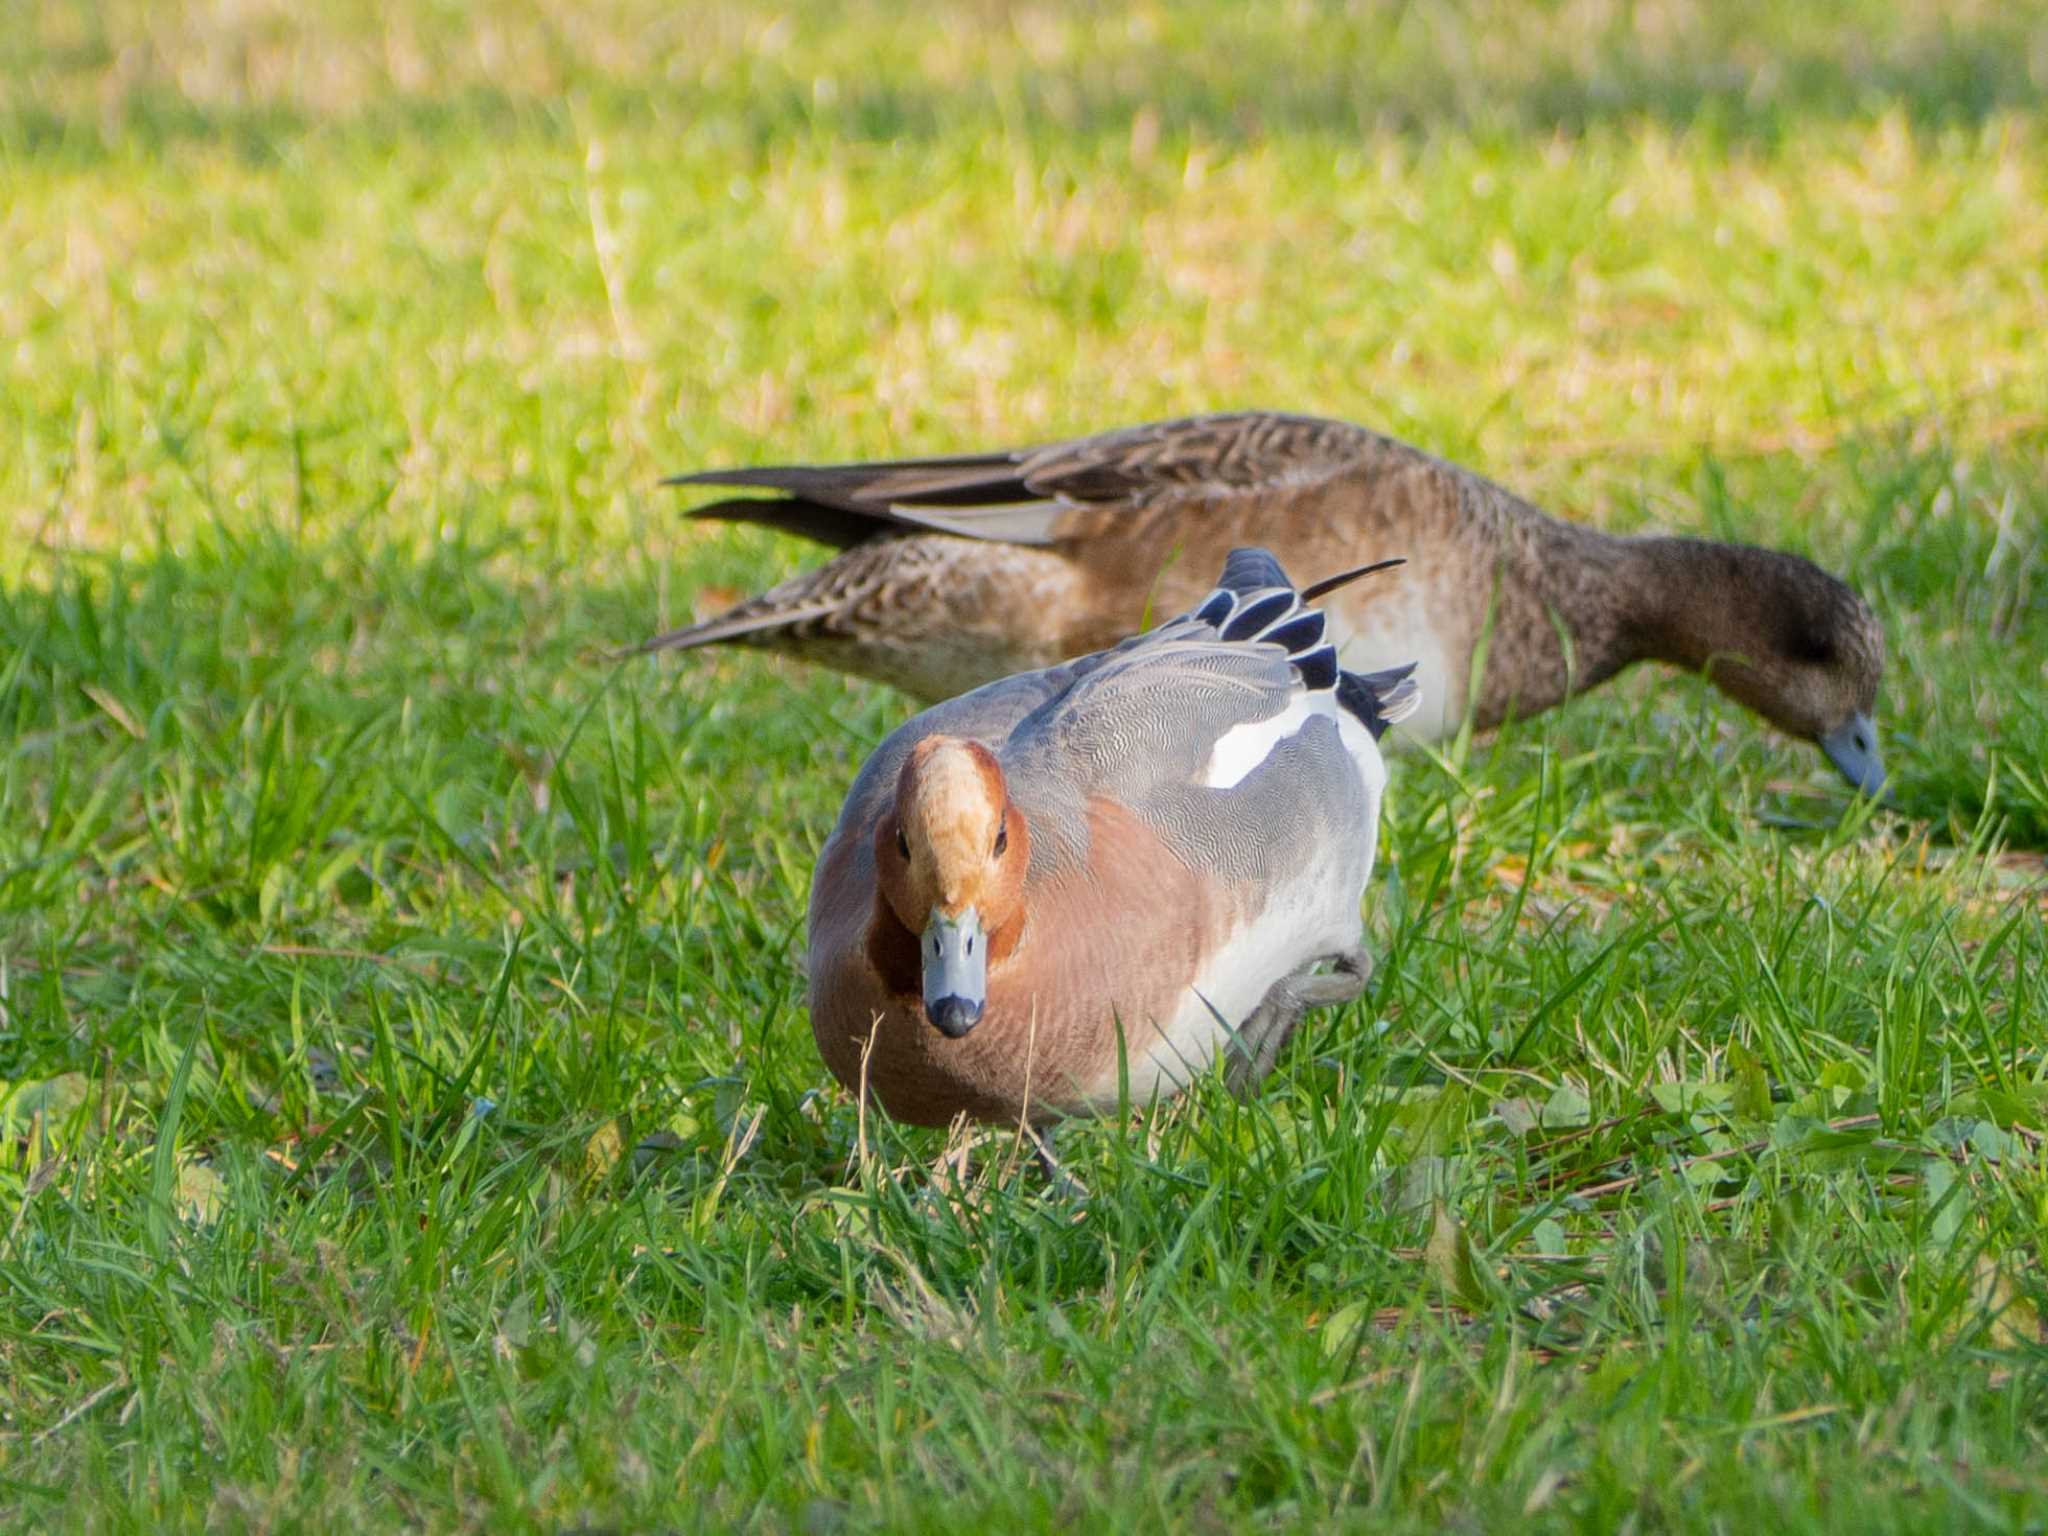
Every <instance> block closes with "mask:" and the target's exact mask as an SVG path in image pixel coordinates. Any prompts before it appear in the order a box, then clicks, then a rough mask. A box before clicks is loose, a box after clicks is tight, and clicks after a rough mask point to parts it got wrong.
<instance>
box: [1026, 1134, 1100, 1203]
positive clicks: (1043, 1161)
mask: <svg viewBox="0 0 2048 1536" xmlns="http://www.w3.org/2000/svg"><path fill="white" fill-rule="evenodd" d="M1052 1134H1053V1133H1052V1132H1051V1131H1049V1130H1045V1131H1041V1130H1040V1129H1039V1128H1038V1127H1037V1126H1035V1125H1027V1126H1025V1127H1024V1135H1025V1137H1026V1138H1027V1139H1028V1140H1029V1141H1030V1143H1031V1152H1032V1155H1033V1156H1034V1157H1036V1158H1037V1159H1038V1166H1039V1167H1040V1168H1042V1169H1043V1170H1045V1181H1046V1183H1047V1184H1049V1185H1050V1186H1051V1187H1052V1192H1053V1193H1054V1194H1055V1195H1058V1196H1059V1197H1060V1198H1061V1199H1062V1200H1067V1201H1071V1202H1072V1203H1073V1204H1075V1205H1081V1204H1084V1203H1085V1202H1086V1201H1087V1199H1088V1190H1087V1187H1086V1186H1085V1185H1083V1184H1082V1183H1081V1181H1080V1180H1079V1179H1077V1178H1075V1177H1074V1176H1073V1175H1072V1174H1070V1173H1068V1172H1067V1170H1066V1169H1065V1168H1063V1167H1061V1166H1060V1160H1059V1159H1058V1158H1056V1157H1054V1156H1053V1155H1052Z"/></svg>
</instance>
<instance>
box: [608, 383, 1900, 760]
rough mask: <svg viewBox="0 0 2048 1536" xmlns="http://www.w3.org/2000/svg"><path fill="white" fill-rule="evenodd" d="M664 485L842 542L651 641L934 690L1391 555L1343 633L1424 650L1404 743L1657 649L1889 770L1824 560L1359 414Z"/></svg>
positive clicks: (1372, 656)
mask: <svg viewBox="0 0 2048 1536" xmlns="http://www.w3.org/2000/svg"><path fill="white" fill-rule="evenodd" d="M673 483H676V484H683V485H723V486H745V487H752V488H756V489H763V490H772V491H779V492H781V493H783V494H782V496H781V497H780V498H779V499H776V500H764V499H759V498H741V499H734V500H728V501H720V502H716V503H714V504H712V505H710V506H707V507H701V508H698V509H697V515H698V516H702V517H714V518H726V519H733V520H737V521H742V522H752V523H761V524H765V525H766V526H768V527H770V528H777V529H781V530H782V531H784V532H787V533H794V534H800V535H802V536H803V537H806V538H811V539H816V540H819V541H821V542H823V543H826V544H833V545H837V546H839V547H840V548H842V549H843V550H844V551H845V553H843V554H841V555H839V556H838V557H837V558H836V559H834V560H832V561H831V562H830V563H829V564H827V565H825V566H824V567H822V568H821V569H819V570H816V571H812V572H810V573H809V574H807V575H803V576H797V577H794V578H792V579H791V580H789V581H786V582H784V583H782V584H781V585H780V586H778V587H775V588H774V589H772V590H771V591H768V592H764V593H763V594H761V595H760V596H759V597H755V598H750V599H748V600H747V601H745V602H742V603H740V604H739V605H738V606H737V607H735V608H733V609H731V610H730V611H728V612H726V613H724V614H722V615H720V616H718V617H717V618H713V619H709V620H707V621H705V622H704V623H701V624H696V625H692V626H691V627H689V628H687V629H679V630H676V631H675V632H673V633H672V634H668V635H664V636H662V637H661V638H660V639H658V640H655V641H652V642H650V643H649V646H648V648H649V649H665V648H671V647H684V646H695V645H708V644H711V643H714V642H717V641H725V640H736V641H741V642H744V643H746V644H748V645H754V646H760V647H763V648H766V649H769V650H774V651H780V652H783V653H786V654H788V655H792V656H798V657H801V658H803V659H804V660H806V661H816V662H823V663H825V664H826V665H828V666H832V667H837V668H839V669H840V670H842V671H846V672H855V673H859V674H861V675H863V676H866V677H873V678H879V679H880V680H882V681H883V682H887V683H893V684H895V685H896V686H897V687H899V688H902V689H903V690H905V691H906V692H908V693H910V694H912V695H914V696H916V697H919V698H923V699H938V698H944V697H947V696H949V695H952V694H956V693H959V692H961V691H963V690H965V689H968V688H972V687H975V686H977V685H979V684H981V683H985V682H988V681H989V680H990V679H992V678H997V677H1004V676H1008V675H1010V674H1011V673H1015V672H1019V671H1023V670H1026V669H1028V668H1033V667H1045V666H1050V665H1052V664H1053V663H1055V662H1058V661H1062V660H1065V659H1066V658H1068V657H1072V656H1079V655H1082V654H1084V653H1086V652H1089V651H1095V650H1099V649H1101V648H1102V647H1103V646H1106V645H1111V644H1114V643H1115V642H1116V641H1117V640H1119V639H1121V638H1123V637H1124V636H1125V635H1128V634H1130V633H1132V632H1133V631H1134V630H1136V629H1138V628H1140V627H1141V626H1142V624H1143V623H1144V616H1145V615H1146V614H1148V613H1152V612H1164V613H1173V612H1176V611H1178V610H1179V609H1180V608H1181V607H1182V606H1184V605H1186V604H1188V603H1191V602H1193V601H1194V600H1195V599H1196V598H1197V597H1198V596H1199V595H1200V593H1201V590H1202V588H1201V585H1200V583H1201V582H1202V581H1203V579H1204V578H1205V576H1206V574H1207V573H1208V572H1209V571H1212V570H1214V569H1216V566H1217V564H1218V562H1219V561H1220V559H1221V557H1222V555H1223V553H1224V552H1225V551H1226V550H1228V549H1230V548H1232V547H1234V546H1236V545H1239V544H1260V545H1264V546H1266V547H1267V548H1270V549H1271V550H1273V551H1274V552H1275V554H1276V555H1277V556H1278V557H1279V558H1280V560H1281V561H1282V562H1284V563H1285V564H1286V565H1287V566H1288V567H1290V568H1291V569H1294V570H1305V571H1315V570H1335V569H1338V568H1340V567H1343V566H1346V565H1351V564H1355V563H1357V561H1358V559H1359V558H1360V552H1361V551H1371V550H1379V549H1399V550H1403V551H1405V552H1406V553H1407V554H1408V555H1409V556H1410V560H1411V563H1410V564H1409V565H1408V567H1407V568H1406V569H1405V570H1404V571H1402V572H1401V573H1400V574H1399V575H1398V576H1396V577H1393V578H1391V579H1389V580H1386V581H1381V582H1374V583H1367V584H1365V585H1364V586H1361V587H1358V588H1355V589H1353V590H1352V591H1349V592H1347V593H1345V594H1344V595H1343V596H1341V597H1338V598H1336V599H1335V600H1333V601H1332V602H1331V604H1330V605H1329V614H1330V621H1331V630H1332V633H1333V634H1334V635H1335V637H1336V639H1337V641H1338V644H1339V653H1340V656H1341V658H1342V660H1343V664H1344V665H1345V666H1347V667H1350V668H1355V669H1362V670H1371V669H1377V668H1384V667H1388V666H1392V665H1394V664H1395V663H1397V662H1400V661H1405V660H1409V659H1411V658H1412V659H1417V660H1419V663H1420V667H1419V671H1418V673H1417V678H1418V681H1419V682H1420V684H1421V686H1422V691H1423V695H1424V699H1425V704H1424V707H1423V709H1422V710H1421V712H1420V714H1419V715H1418V717H1417V718H1416V719H1415V720H1414V721H1412V722H1411V723H1410V725H1409V727H1408V729H1409V730H1411V731H1413V732H1415V733H1416V734H1418V735H1420V736H1422V737H1424V738H1436V737H1441V736H1443V735H1446V734H1448V733H1450V732H1453V731H1455V730H1456V729H1457V728H1458V726H1459V724H1460V723H1461V722H1462V721H1463V719H1464V718H1465V714H1466V711H1467V708H1468V707H1469V708H1470V710H1471V712H1472V715H1473V720H1474V724H1475V725H1476V726H1477V727H1478V728H1480V729H1486V728H1490V727H1492V726H1494V725H1497V724H1499V723H1500V722H1501V721H1502V720H1504V719H1506V718H1507V717H1509V716H1510V715H1515V716H1523V717H1526V716H1528V715H1532V714H1535V713H1537V712H1538V711H1540V710H1544V709H1548V708H1550V707H1551V706H1552V705H1554V704H1556V703H1558V702H1560V701H1561V700H1563V699H1565V698H1566V697H1568V696H1569V695H1571V694H1573V693H1577V692H1583V691H1584V690H1586V689H1588V688H1591V687H1593V686H1595V685H1596V684H1598V683H1601V682H1604V681H1605V680H1606V679H1608V678H1610V677H1612V676H1613V675H1614V674H1615V673H1617V672H1619V671H1620V670H1621V669H1622V668H1624V667H1626V666H1628V665H1630V664H1631V663H1633V662H1637V661H1643V660H1656V661H1663V662H1669V663H1671V664H1672V665H1674V666H1680V667H1685V668H1689V669H1691V670H1694V671H1704V672H1706V673H1707V674H1708V676H1709V677H1711V678H1712V680H1713V681H1714V683H1715V684H1716V686H1718V687H1719V688H1720V689H1721V690H1722V691H1723V692H1725V693H1727V694H1729V695H1730V696H1731V697H1733V698H1734V699H1736V700H1738V701H1739V702H1741V703H1742V704H1744V705H1746V706H1748V707H1749V708H1750V709H1753V710H1755V711H1757V712H1758V713H1759V714H1761V715H1763V716H1764V718H1766V719H1767V720H1769V721H1771V722H1772V723H1773V724H1775V725H1776V726H1778V727H1779V728H1780V729H1782V730H1784V731H1787V732H1789V733H1790V734H1792V735H1794V736H1803V737H1805V738H1807V739H1808V740H1811V741H1814V742H1816V743H1818V744H1819V745H1820V747H1821V750H1822V751H1824V752H1825V753H1826V754H1827V755H1828V757H1829V759H1830V760H1831V761H1832V762H1833V763H1834V764H1835V766H1836V768H1838V769H1839V770H1840V771H1841V772H1842V774H1843V775H1844V776H1845V777H1846V778H1847V779H1848V780H1849V782H1850V783H1852V784H1854V785H1856V786H1857V787H1858V788H1859V789H1862V790H1863V791H1865V792H1866V793H1870V794H1875V793H1876V792H1877V791H1878V789H1879V788H1880V787H1881V786H1882V784H1883V782H1884V768H1883V763H1882V760H1881V758H1880V757H1879V754H1878V747H1877V730H1876V727H1875V725H1874V724H1873V722H1872V710H1873V709H1874V707H1875V704H1876V699H1877V685H1878V679H1879V676H1880V674H1881V673H1882V672H1883V670H1884V636H1883V632H1882V631H1881V630H1880V629H1879V627H1878V623H1877V619H1876V617H1875V615H1873V614H1872V612H1871V611H1870V609H1869V607H1868V606H1867V605H1866V604H1865V603H1864V602H1863V600H1862V599H1861V598H1859V597H1858V596H1857V595H1856V594H1855V593H1854V592H1852V591H1851V590H1850V589H1849V588H1848V587H1846V586H1844V585H1843V584H1842V583H1841V582H1839V581H1837V580H1836V579H1835V578H1834V577H1832V576H1830V575H1828V574H1827V573H1826V572H1825V571H1823V570H1821V569H1820V568H1819V567H1818V566H1816V565H1814V564H1812V563H1811V562H1809V561H1806V560H1803V559H1800V558H1799V557H1798V556H1796V555H1788V554H1781V553H1778V552H1776V551H1773V550H1766V549H1757V548H1753V547H1751V546H1748V545H1742V544H1722V543H1715V542H1712V541H1709V540H1705V539H1682V538H1661V537H1636V538H1621V537H1615V536H1613V535H1610V534H1606V533H1602V532H1600V531H1598V530H1596V529H1592V528H1586V527H1582V526H1580V525H1577V524H1573V523H1567V522H1561V521H1559V520H1557V519H1556V518H1553V517H1549V516H1547V515H1545V514H1544V513H1542V512H1541V511H1539V510H1537V509H1536V508H1535V507H1533V506H1531V505H1530V504H1529V503H1528V502H1526V501H1523V500H1521V499H1520V498H1518V497H1516V496H1514V495H1512V494H1511V493H1509V492H1508V491H1505V490H1503V489H1502V488H1501V487H1500V486H1497V485H1494V484H1492V483H1491V482H1489V481H1487V480H1483V479H1481V478H1480V477H1479V476H1478V475H1475V474H1473V473H1471V472H1470V471H1469V470H1465V469H1461V468H1459V467H1458V466H1456V465H1454V464H1449V463H1446V462H1444V461H1443V460H1442V459H1437V458H1432V457H1430V456H1429V455H1428V454H1425V453H1422V452H1420V451H1418V450H1416V449H1414V448H1411V447H1408V446H1407V445H1406V444H1403V443H1399V442H1395V441H1394V440H1393V439H1391V438H1387V437H1382V436H1380V435H1379V434H1377V433H1374V432H1369V431H1366V430H1365V429H1364V428H1362V427H1355V426H1351V425H1349V424H1348V423H1345V422H1339V421H1324V420H1319V419H1317V418H1314V417H1309V416H1285V415H1277V414H1272V413H1266V412H1247V413H1242V414H1234V415H1215V416H1196V417H1191V418H1188V419H1186V420H1181V421H1166V422H1159V423H1156V424H1153V425H1150V426H1142V427H1133V428H1130V429H1128V430H1126V431H1120V432H1110V433H1105V434H1103V435H1101V436H1097V437H1085V438H1080V439H1077V440H1075V441H1072V442H1064V443H1053V444H1050V445H1047V446H1045V447H1040V448H1030V449H1019V450H1015V451H1006V452H999V453H984V454H969V455H965V456H961V457H953V458H936V459H905V460H901V461H898V462H894V463H881V464H841V465H830V466H823V467H795V468H762V469H730V470H713V471H710V472H708V473H703V474H694V475H682V476H678V477H677V478H676V480H675V481H674V482H673ZM1489 614H1490V617H1491V629H1490V636H1489ZM1560 626H1561V627H1562V630H1563V631H1564V632H1565V633H1566V634H1568V635H1569V637H1570V645H1569V649H1567V646H1566V644H1565V641H1564V637H1563V635H1561V634H1560ZM1482 639H1486V643H1487V649H1486V659H1485V666H1484V670H1483V674H1482V676H1481V677H1480V678H1479V679H1478V689H1477V692H1476V694H1474V695H1472V696H1470V697H1468V683H1469V681H1470V680H1471V674H1472V663H1473V658H1474V656H1475V654H1476V652H1477V650H1478V648H1479V646H1480V645H1481V643H1482Z"/></svg>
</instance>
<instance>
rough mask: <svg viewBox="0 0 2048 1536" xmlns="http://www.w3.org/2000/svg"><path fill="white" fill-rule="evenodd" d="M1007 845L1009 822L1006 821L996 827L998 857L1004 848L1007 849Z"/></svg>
mask: <svg viewBox="0 0 2048 1536" xmlns="http://www.w3.org/2000/svg"><path fill="white" fill-rule="evenodd" d="M1009 846H1010V824H1009V823H1008V822H1007V821H1006V822H1004V823H1003V824H1002V825H1001V826H1000V827H997V828H996V857H997V858H999V859H1000V858H1001V857H1002V856H1003V852H1004V850H1005V849H1007V848H1008V847H1009Z"/></svg>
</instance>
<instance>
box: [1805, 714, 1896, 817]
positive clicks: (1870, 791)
mask: <svg viewBox="0 0 2048 1536" xmlns="http://www.w3.org/2000/svg"><path fill="white" fill-rule="evenodd" d="M1820 749H1821V751H1823V752H1825V753H1827V755H1828V761H1829V762H1831V763H1833V764H1834V765H1835V769H1836V771H1837V772H1839V773H1840V774H1841V775H1842V777H1843V778H1845V779H1847V780H1848V781H1849V782H1850V783H1851V784H1853V785H1855V786H1856V787H1857V788H1858V789H1860V790H1862V791H1863V793H1864V794H1866V795H1869V796H1870V797H1871V798H1872V799H1873V800H1874V799H1876V798H1877V796H1878V795H1879V794H1880V793H1881V792H1882V791H1883V789H1884V758H1883V756H1882V755H1880V754H1879V752H1878V750H1877V725H1876V722H1874V721H1873V720H1872V719H1871V718H1870V716H1868V715H1851V716H1850V717H1849V718H1848V719H1847V720H1845V721H1844V722H1842V724H1841V725H1839V726H1837V727H1836V728H1835V729H1834V730H1832V731H1830V732H1828V734H1827V735H1825V736H1823V737H1821V739H1820Z"/></svg>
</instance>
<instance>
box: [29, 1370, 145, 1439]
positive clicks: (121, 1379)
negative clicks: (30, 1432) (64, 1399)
mask: <svg viewBox="0 0 2048 1536" xmlns="http://www.w3.org/2000/svg"><path fill="white" fill-rule="evenodd" d="M127 1385H128V1373H127V1372H126V1371H120V1372H117V1373H116V1374H115V1376H114V1379H113V1380H112V1381H110V1382H108V1383H107V1384H106V1385H105V1386H103V1387H101V1388H100V1389H99V1390H98V1391H97V1392H94V1393H93V1394H92V1395H91V1396H89V1397H87V1398H86V1399H85V1400H84V1401H82V1402H80V1403H78V1404H76V1405H75V1406H74V1407H73V1408H72V1409H71V1411H70V1412H69V1413H67V1414H65V1415H64V1417H63V1418H61V1419H59V1420H58V1421H57V1422H56V1423H54V1424H52V1425H51V1426H50V1427H49V1428H48V1429H46V1430H44V1431H43V1432H42V1433H41V1434H40V1435H37V1436H36V1438H35V1443H36V1444H37V1445H41V1444H42V1443H43V1442H44V1441H45V1440H47V1439H49V1438H50V1436H52V1435H54V1434H56V1433H57V1431H58V1430H60V1429H62V1428H63V1427H64V1426H65V1425H67V1424H69V1423H71V1422H72V1421H74V1420H76V1419H81V1418H83V1417H85V1415H86V1414H88V1413H91V1412H92V1410H93V1409H94V1408H95V1407H96V1406H98V1404H99V1403H100V1401H101V1399H103V1398H105V1397H106V1396H107V1394H108V1393H110V1392H117V1391H119V1390H120V1389H121V1388H122V1387H125V1386H127Z"/></svg>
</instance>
